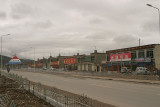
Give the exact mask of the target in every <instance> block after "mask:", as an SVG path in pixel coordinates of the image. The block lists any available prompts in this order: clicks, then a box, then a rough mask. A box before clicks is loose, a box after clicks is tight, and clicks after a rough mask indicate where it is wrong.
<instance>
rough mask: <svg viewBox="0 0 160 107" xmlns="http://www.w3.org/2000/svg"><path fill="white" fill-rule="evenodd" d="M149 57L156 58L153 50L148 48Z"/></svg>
mask: <svg viewBox="0 0 160 107" xmlns="http://www.w3.org/2000/svg"><path fill="white" fill-rule="evenodd" d="M147 58H154V55H153V50H147Z"/></svg>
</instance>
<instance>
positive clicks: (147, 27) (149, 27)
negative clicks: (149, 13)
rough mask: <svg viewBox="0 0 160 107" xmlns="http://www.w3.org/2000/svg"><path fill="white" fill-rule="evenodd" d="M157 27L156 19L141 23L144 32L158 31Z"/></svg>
mask: <svg viewBox="0 0 160 107" xmlns="http://www.w3.org/2000/svg"><path fill="white" fill-rule="evenodd" d="M158 28H159V24H158V21H157V20H152V21H149V22H146V23H145V24H143V25H142V30H143V31H144V32H158V30H159V29H158Z"/></svg>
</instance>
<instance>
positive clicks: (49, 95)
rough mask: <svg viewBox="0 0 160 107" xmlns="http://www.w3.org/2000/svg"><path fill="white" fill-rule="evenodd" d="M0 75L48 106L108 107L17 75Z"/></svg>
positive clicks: (4, 73)
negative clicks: (16, 83)
mask: <svg viewBox="0 0 160 107" xmlns="http://www.w3.org/2000/svg"><path fill="white" fill-rule="evenodd" d="M1 74H2V75H4V76H5V77H7V78H10V79H13V80H15V81H17V82H18V83H19V84H20V86H21V88H24V89H25V90H27V91H29V92H30V93H32V94H34V95H35V96H37V97H39V98H41V99H43V100H45V101H46V102H49V103H50V104H52V105H53V106H56V107H107V106H108V104H105V103H102V102H99V101H97V100H94V99H91V98H89V97H87V96H85V95H77V94H73V93H70V92H67V91H64V90H61V89H57V88H55V87H49V86H45V85H42V84H41V83H36V82H32V81H29V80H28V79H26V78H22V76H18V75H17V74H12V73H7V72H4V71H2V72H1ZM11 104H12V103H11ZM13 104H14V103H13ZM13 104H12V105H13Z"/></svg>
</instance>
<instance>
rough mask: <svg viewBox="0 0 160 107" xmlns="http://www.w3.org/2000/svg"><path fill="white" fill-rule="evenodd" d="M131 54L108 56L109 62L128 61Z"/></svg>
mask: <svg viewBox="0 0 160 107" xmlns="http://www.w3.org/2000/svg"><path fill="white" fill-rule="evenodd" d="M130 60H131V53H122V54H112V55H110V61H111V62H114V61H130Z"/></svg>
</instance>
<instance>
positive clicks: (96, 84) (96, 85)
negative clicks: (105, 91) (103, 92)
mask: <svg viewBox="0 0 160 107" xmlns="http://www.w3.org/2000/svg"><path fill="white" fill-rule="evenodd" d="M90 85H92V86H97V87H104V88H112V87H111V86H105V85H99V84H90Z"/></svg>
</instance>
